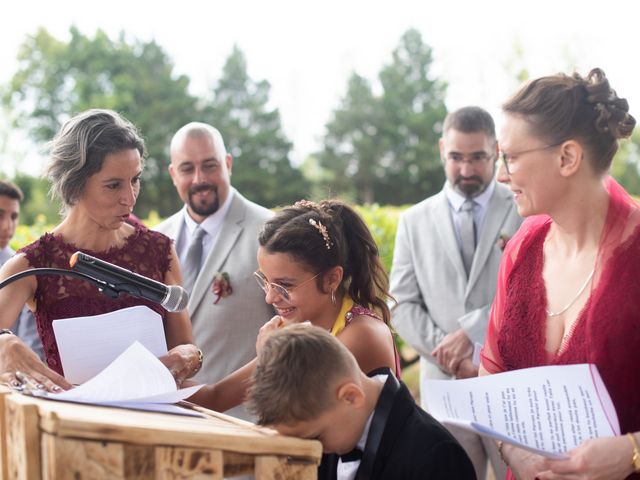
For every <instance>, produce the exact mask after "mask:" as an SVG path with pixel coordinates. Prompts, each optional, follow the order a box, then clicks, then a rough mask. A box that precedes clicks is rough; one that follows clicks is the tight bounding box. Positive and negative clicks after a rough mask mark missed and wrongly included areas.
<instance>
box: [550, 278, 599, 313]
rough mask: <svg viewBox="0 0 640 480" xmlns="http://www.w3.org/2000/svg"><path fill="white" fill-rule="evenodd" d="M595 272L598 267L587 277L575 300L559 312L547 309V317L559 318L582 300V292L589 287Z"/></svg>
mask: <svg viewBox="0 0 640 480" xmlns="http://www.w3.org/2000/svg"><path fill="white" fill-rule="evenodd" d="M595 271H596V267H593V270H591V273H590V274H589V276H588V277H587V280H586V281H585V282H584V285H582V287H580V290H578V293H576V296H575V297H573V299H572V300H571V301H570V302H569V303H568V304H567V306H566V307H564V308H563V309H562V310H560V311H559V312H552V311H551V310H549V309H548V308H545V311H546V312H547V316H549V317H557V316H558V315H562V314H563V313H564V312H566V311H567V310H569V309H570V308H571V306H572V305H573V304H574V303H576V300H578V298H580V295H582V292H584V289H585V288H587V285H589V282H590V281H591V279H592V278H593V274H594V272H595Z"/></svg>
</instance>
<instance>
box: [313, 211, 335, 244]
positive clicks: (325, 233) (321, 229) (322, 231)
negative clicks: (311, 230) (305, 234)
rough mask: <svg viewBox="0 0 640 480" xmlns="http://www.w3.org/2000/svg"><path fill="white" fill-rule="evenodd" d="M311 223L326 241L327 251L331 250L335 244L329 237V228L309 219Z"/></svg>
mask: <svg viewBox="0 0 640 480" xmlns="http://www.w3.org/2000/svg"><path fill="white" fill-rule="evenodd" d="M309 223H310V224H311V225H313V226H314V227H315V228H316V229H317V230H318V232H320V235H322V238H323V239H324V244H325V245H326V246H327V250H331V246H332V245H333V242H332V241H331V238H330V237H329V231H328V230H327V227H325V226H324V225H323V224H322V223H320V222H318V221H316V220H314V219H313V218H310V219H309Z"/></svg>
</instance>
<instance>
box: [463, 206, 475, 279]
mask: <svg viewBox="0 0 640 480" xmlns="http://www.w3.org/2000/svg"><path fill="white" fill-rule="evenodd" d="M475 206H476V202H474V201H473V200H471V199H469V198H468V199H466V200H465V201H464V203H463V204H462V208H461V209H460V251H461V252H462V262H463V263H464V269H465V271H466V272H467V276H469V271H470V270H471V264H472V263H473V253H474V252H475V250H476V235H475V229H474V224H473V209H474V207H475Z"/></svg>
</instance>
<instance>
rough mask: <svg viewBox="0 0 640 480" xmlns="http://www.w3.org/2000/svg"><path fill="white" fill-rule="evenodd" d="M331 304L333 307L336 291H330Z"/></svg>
mask: <svg viewBox="0 0 640 480" xmlns="http://www.w3.org/2000/svg"><path fill="white" fill-rule="evenodd" d="M331 302H332V303H333V304H334V305H335V304H336V291H335V290H331Z"/></svg>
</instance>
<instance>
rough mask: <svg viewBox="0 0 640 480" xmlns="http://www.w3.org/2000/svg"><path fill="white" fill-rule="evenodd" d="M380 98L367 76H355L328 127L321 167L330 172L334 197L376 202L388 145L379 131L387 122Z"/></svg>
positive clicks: (328, 183)
mask: <svg viewBox="0 0 640 480" xmlns="http://www.w3.org/2000/svg"><path fill="white" fill-rule="evenodd" d="M380 106H381V105H380V99H379V98H376V97H374V95H373V92H372V91H371V85H370V83H369V82H368V81H367V79H365V78H364V77H361V76H360V75H358V74H356V73H353V74H352V75H351V77H350V78H349V83H348V87H347V93H346V95H345V98H344V99H343V101H342V104H341V105H340V107H339V108H338V109H337V110H336V111H335V112H334V113H333V118H332V120H331V121H330V122H329V123H328V124H327V127H326V128H327V134H326V135H325V137H324V150H323V151H322V152H321V153H320V154H319V155H318V158H319V162H320V164H321V165H322V166H323V167H324V168H325V169H326V170H328V171H329V172H330V173H329V174H328V175H327V176H328V181H327V182H326V185H327V188H331V189H332V190H333V192H331V193H333V194H340V195H342V196H343V197H346V198H350V199H357V200H359V201H361V202H364V203H373V202H374V201H375V200H376V187H378V185H377V184H378V181H377V179H378V178H380V177H381V176H384V171H385V168H384V161H385V159H384V154H385V143H384V141H381V138H380V136H379V135H378V131H379V128H380V125H381V124H382V122H383V119H382V118H381V117H382V115H381V113H382V112H381V109H380Z"/></svg>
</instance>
